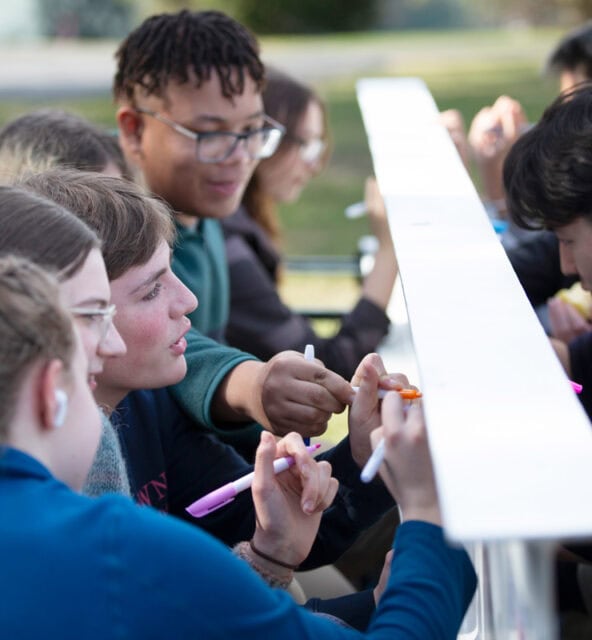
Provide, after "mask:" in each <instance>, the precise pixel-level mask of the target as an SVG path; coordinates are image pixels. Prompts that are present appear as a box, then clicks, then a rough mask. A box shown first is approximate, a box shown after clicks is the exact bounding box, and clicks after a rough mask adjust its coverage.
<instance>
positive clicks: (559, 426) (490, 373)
mask: <svg viewBox="0 0 592 640" xmlns="http://www.w3.org/2000/svg"><path fill="white" fill-rule="evenodd" d="M357 90H358V101H359V105H360V109H361V112H362V116H363V120H364V125H365V128H366V132H367V135H368V143H369V146H370V151H371V154H372V158H373V162H374V168H375V174H376V177H377V180H378V184H379V187H380V190H381V192H382V194H383V197H384V199H385V203H386V207H387V212H388V219H389V225H390V228H391V233H392V235H393V240H394V244H395V250H396V253H397V259H398V262H399V269H400V282H401V289H402V292H403V294H404V303H402V299H401V298H400V297H398V296H399V295H400V292H399V293H398V289H397V288H395V293H394V296H393V306H392V307H391V309H392V310H393V313H395V314H396V316H395V325H394V329H393V333H392V335H391V336H390V337H389V338H388V339H387V341H386V342H385V344H384V345H383V348H382V351H381V353H382V355H383V357H384V358H385V359H386V360H387V362H388V365H389V369H391V370H399V371H400V370H404V366H405V365H408V366H410V367H411V369H412V370H411V373H410V378H412V381H413V382H415V383H416V384H418V386H419V387H420V388H421V390H422V392H423V394H424V401H423V404H424V408H425V414H426V419H427V427H428V434H429V441H430V448H431V452H432V457H433V462H434V468H435V474H436V481H437V485H438V492H439V496H440V501H441V507H442V514H443V520H444V528H445V531H446V534H447V536H448V537H449V538H450V540H452V541H458V542H463V543H471V548H472V549H474V550H476V551H475V553H476V555H477V560H478V562H485V563H486V565H487V566H488V567H489V569H488V570H489V571H490V573H491V574H493V573H496V572H499V571H502V574H503V575H502V578H501V579H502V581H504V582H505V589H502V590H501V591H499V581H498V583H497V585H495V584H494V585H489V587H490V588H491V589H493V591H496V589H497V590H498V591H499V593H498V599H497V602H496V599H495V597H494V598H493V604H491V593H490V592H489V591H488V592H487V593H484V592H483V591H481V596H482V598H484V599H485V598H487V600H488V602H489V605H488V607H489V610H490V612H491V610H493V616H494V617H495V616H498V617H499V616H501V617H504V616H507V615H508V612H507V610H505V609H504V608H503V607H502V606H501V604H500V602H499V598H500V597H503V594H504V593H506V594H507V590H508V589H510V590H511V589H514V590H516V589H519V588H520V586H519V585H518V587H517V586H516V584H514V583H515V582H516V580H518V581H519V580H522V579H523V578H524V576H522V574H525V576H526V578H524V579H525V580H526V584H527V585H528V586H529V587H531V588H532V589H531V591H532V593H533V594H535V597H537V596H536V588H535V586H536V585H533V584H532V580H533V576H534V572H535V571H536V570H537V567H538V566H539V564H540V562H541V558H546V559H547V560H546V561H545V562H548V561H549V559H550V553H551V549H552V546H551V545H549V544H547V541H553V540H557V539H574V538H581V537H592V429H591V426H590V423H589V421H588V418H587V416H586V415H585V413H584V411H583V410H582V408H581V406H580V403H579V401H578V400H577V397H576V396H575V394H574V393H573V391H572V389H571V386H570V384H569V381H568V380H567V378H566V376H565V373H564V371H563V369H562V368H561V366H560V364H559V362H558V360H557V359H556V357H555V354H554V352H553V351H552V349H551V347H550V345H549V342H548V340H547V337H546V336H545V334H544V332H543V330H542V328H541V326H540V324H539V322H538V320H537V318H536V315H535V313H534V312H533V310H532V308H531V306H530V304H529V302H528V300H527V298H526V296H525V295H524V292H523V291H522V288H521V286H520V284H519V282H518V280H517V279H516V277H515V275H514V272H513V270H512V268H511V266H510V264H509V262H508V260H507V258H506V255H505V252H504V250H503V248H502V247H501V245H500V242H499V241H498V239H497V237H496V235H495V232H494V230H493V228H492V226H491V223H490V221H489V219H488V218H487V215H486V213H485V211H484V208H483V206H482V204H481V202H480V199H479V197H478V194H477V193H476V191H475V189H474V187H473V184H472V182H471V180H470V178H469V176H468V174H467V172H466V171H465V168H464V166H463V165H462V162H461V161H460V158H459V156H458V154H457V152H456V149H455V147H454V144H453V143H452V141H451V139H450V137H449V136H448V133H447V132H446V130H445V129H444V127H442V126H441V124H440V123H439V120H438V110H437V107H436V105H435V103H434V101H433V99H432V97H431V94H430V92H429V90H428V89H427V87H426V86H425V84H424V83H423V82H422V81H421V80H418V79H415V78H402V79H389V78H377V79H373V78H367V79H362V80H360V81H359V82H358V85H357ZM402 309H403V310H406V314H407V316H408V322H407V319H406V317H405V312H404V311H401V310H402ZM397 316H398V317H397ZM415 375H417V379H413V378H414V377H415ZM530 543H532V544H530ZM538 543H540V544H538ZM525 544H526V546H524V545H525ZM483 545H485V547H484V546H483ZM483 549H486V550H487V551H488V558H489V559H487V558H485V559H484V556H483V554H481V552H482V551H483ZM480 554H481V555H480ZM509 558H513V560H512V561H511V562H510V563H509V564H508V565H507V566H506V563H507V561H508V559H509ZM516 558H521V560H517V559H516ZM549 564H550V562H549ZM492 566H493V568H492ZM502 566H506V568H505V569H504V570H502V569H501V568H500V567H502ZM512 566H514V569H516V567H520V570H519V573H520V575H521V576H522V577H519V576H517V575H509V574H508V571H510V567H512ZM504 571H505V573H504ZM543 573H544V572H543ZM547 573H548V572H547ZM538 579H539V581H541V580H542V578H541V577H540V576H538ZM546 580H547V582H549V581H550V580H551V575H550V573H548V575H547V578H546ZM523 582H524V580H523ZM539 586H540V585H539ZM548 586H549V585H547V586H546V587H545V589H543V591H544V593H546V594H547V596H548ZM489 587H488V588H489ZM483 588H484V586H483V585H482V589H483ZM527 591H528V589H527ZM500 594H502V595H500ZM547 596H545V595H543V594H541V595H540V596H539V602H538V604H539V605H540V604H541V602H540V599H541V598H543V597H547ZM524 597H526V596H524ZM524 597H523V598H522V599H523V600H524ZM519 599H520V598H519ZM483 606H484V604H483V603H482V607H483ZM529 606H531V607H535V608H536V606H537V604H536V603H533V602H531V603H530V605H529V603H528V602H524V601H522V602H521V603H520V607H521V609H520V610H519V611H518V612H517V613H516V612H514V613H513V614H512V615H515V616H518V617H520V616H522V617H524V616H525V615H526V612H527V610H528V607H529ZM529 615H531V616H532V615H535V614H534V613H533V612H532V611H531V612H530V614H529ZM481 623H482V626H481V628H480V629H476V631H475V633H477V635H473V636H472V637H481V638H490V637H491V638H493V637H500V638H501V637H503V636H502V635H499V632H498V635H492V634H494V633H495V631H492V629H493V628H494V627H495V624H493V623H490V622H487V621H484V620H481ZM516 624H517V623H516ZM544 624H549V620H547V621H546V622H545V623H544ZM519 626H520V625H518V624H517V626H516V628H515V629H514V631H515V633H516V635H515V637H522V636H519V635H518V634H519V633H521V632H524V629H522V630H520V628H519ZM531 626H532V625H531ZM551 626H552V625H551ZM527 627H528V625H527ZM496 628H498V629H499V625H498V627H496ZM532 628H533V629H534V626H532ZM514 631H513V633H514ZM531 632H532V631H531ZM537 633H538V632H537ZM488 634H489V635H488ZM506 637H512V636H510V635H508V636H506ZM523 637H525V638H528V637H531V636H529V635H528V634H526V635H524V636H523ZM532 637H533V638H534V637H537V640H540V638H541V637H549V638H552V637H554V634H553V631H552V629H551V630H550V631H549V635H545V636H541V635H536V636H535V635H532Z"/></svg>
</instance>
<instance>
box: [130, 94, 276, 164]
mask: <svg viewBox="0 0 592 640" xmlns="http://www.w3.org/2000/svg"><path fill="white" fill-rule="evenodd" d="M136 111H137V112H138V113H143V114H145V115H147V116H150V117H151V118H155V119H156V120H159V121H160V122H162V123H163V124H166V125H167V126H169V127H171V129H174V130H175V131H177V132H178V133H180V134H181V135H183V136H185V137H186V138H191V139H192V140H195V143H196V149H197V159H198V161H199V162H206V163H214V162H223V161H224V160H226V158H229V157H230V156H231V155H232V153H234V151H235V149H236V148H237V147H238V145H239V143H241V142H244V145H245V150H246V151H247V154H248V156H249V158H251V160H261V159H262V158H269V157H270V156H271V155H273V154H274V153H275V151H276V149H277V148H278V146H279V144H280V141H281V139H282V136H283V135H284V132H285V129H284V127H283V126H282V125H281V124H280V123H279V122H276V121H275V120H274V119H273V118H270V117H269V116H263V118H264V122H265V124H264V125H263V127H260V128H259V129H254V130H253V131H246V132H245V133H234V132H232V131H192V130H191V129H188V128H187V127H184V126H183V125H182V124H179V123H178V122H175V121H174V120H171V119H170V118H167V117H166V116H163V115H162V114H160V113H158V112H156V111H152V110H150V109H143V108H141V107H136Z"/></svg>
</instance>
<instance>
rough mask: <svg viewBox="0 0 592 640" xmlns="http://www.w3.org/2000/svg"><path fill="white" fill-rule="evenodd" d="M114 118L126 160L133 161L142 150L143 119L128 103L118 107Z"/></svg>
mask: <svg viewBox="0 0 592 640" xmlns="http://www.w3.org/2000/svg"><path fill="white" fill-rule="evenodd" d="M116 118H117V126H118V128H119V143H120V145H121V149H122V150H123V153H124V155H125V157H126V158H127V159H128V161H129V160H132V161H133V160H134V159H135V158H136V157H138V156H139V155H140V154H141V152H142V134H143V132H144V119H143V117H142V114H141V113H138V112H137V111H136V110H135V109H134V108H133V107H131V106H129V105H123V106H121V107H119V109H118V110H117V116H116Z"/></svg>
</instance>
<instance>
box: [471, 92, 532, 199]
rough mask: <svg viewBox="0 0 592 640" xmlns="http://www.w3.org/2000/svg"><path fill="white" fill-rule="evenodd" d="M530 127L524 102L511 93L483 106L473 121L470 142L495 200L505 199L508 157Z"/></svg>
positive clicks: (489, 195)
mask: <svg viewBox="0 0 592 640" xmlns="http://www.w3.org/2000/svg"><path fill="white" fill-rule="evenodd" d="M527 126H528V120H527V118H526V114H525V113H524V110H523V108H522V105H521V104H520V103H519V102H518V101H517V100H514V99H512V98H510V97H508V96H500V97H499V98H498V99H497V100H496V101H495V102H494V104H493V105H492V106H491V107H484V108H483V109H481V110H480V111H479V112H478V113H477V115H476V116H475V117H474V118H473V121H472V122H471V127H470V129H469V145H470V147H471V152H472V155H473V157H474V158H475V162H476V163H477V166H478V167H479V170H480V171H481V178H482V180H483V189H484V192H485V193H484V195H485V197H486V198H487V199H488V200H490V201H492V202H498V201H500V200H503V198H504V189H503V182H502V170H503V164H504V160H505V158H506V156H507V154H508V151H509V150H510V148H511V146H512V145H513V144H514V142H516V140H517V139H518V138H519V137H520V135H522V133H523V131H524V130H525V128H526V127H527Z"/></svg>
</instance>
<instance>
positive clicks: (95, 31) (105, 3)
mask: <svg viewBox="0 0 592 640" xmlns="http://www.w3.org/2000/svg"><path fill="white" fill-rule="evenodd" d="M38 7H39V16H40V22H41V28H42V32H43V33H44V34H45V35H48V36H57V37H65V38H74V37H81V38H120V37H122V36H125V35H126V34H127V33H128V32H129V30H130V27H131V25H132V22H133V18H134V8H135V2H133V0H51V2H49V1H47V0H46V1H43V0H38Z"/></svg>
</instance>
